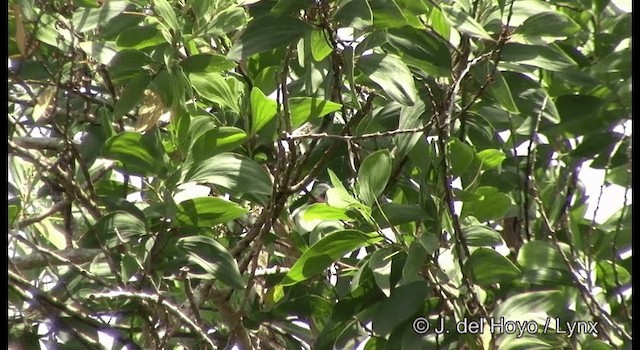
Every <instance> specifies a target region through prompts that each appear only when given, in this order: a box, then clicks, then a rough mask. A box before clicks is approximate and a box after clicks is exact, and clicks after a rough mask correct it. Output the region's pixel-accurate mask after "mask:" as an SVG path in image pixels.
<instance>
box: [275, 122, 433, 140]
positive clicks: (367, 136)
mask: <svg viewBox="0 0 640 350" xmlns="http://www.w3.org/2000/svg"><path fill="white" fill-rule="evenodd" d="M432 125H433V121H430V122H429V123H428V124H427V125H425V126H421V127H418V128H411V129H396V130H389V131H383V132H380V131H378V132H374V133H370V134H362V135H335V134H327V133H326V132H324V133H320V134H302V135H286V136H285V137H284V138H283V139H284V140H301V139H325V138H326V139H335V140H341V141H345V142H348V141H357V140H366V139H372V138H377V137H391V136H395V135H402V134H415V133H420V132H425V131H429V130H430V129H431V126H432Z"/></svg>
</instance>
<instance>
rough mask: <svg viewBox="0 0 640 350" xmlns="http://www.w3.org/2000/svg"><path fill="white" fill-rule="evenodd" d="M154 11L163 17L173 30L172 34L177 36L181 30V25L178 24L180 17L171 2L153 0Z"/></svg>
mask: <svg viewBox="0 0 640 350" xmlns="http://www.w3.org/2000/svg"><path fill="white" fill-rule="evenodd" d="M153 5H154V6H153V9H154V11H155V12H156V13H157V14H158V15H159V16H160V17H162V19H163V20H164V22H166V23H167V26H169V28H170V29H171V30H173V33H172V35H173V36H175V35H177V34H178V33H179V32H180V26H179V25H178V18H177V17H176V13H175V11H174V10H173V7H171V4H169V2H168V1H167V0H153Z"/></svg>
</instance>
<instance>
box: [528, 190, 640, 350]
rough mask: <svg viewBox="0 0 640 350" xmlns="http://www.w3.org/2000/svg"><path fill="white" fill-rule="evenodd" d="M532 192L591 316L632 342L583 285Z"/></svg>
mask: <svg viewBox="0 0 640 350" xmlns="http://www.w3.org/2000/svg"><path fill="white" fill-rule="evenodd" d="M532 192H533V199H534V201H535V202H536V203H537V205H538V211H539V212H540V216H541V217H542V222H543V224H544V226H545V229H546V230H547V231H548V232H549V236H550V237H551V241H552V242H553V245H554V246H555V248H556V250H557V251H558V253H559V254H560V257H561V258H562V261H563V262H564V264H565V266H566V267H567V268H568V269H569V272H571V279H572V280H573V283H574V284H575V285H576V287H577V288H578V291H580V296H581V297H582V299H583V300H584V302H585V304H586V305H587V307H588V308H589V312H590V313H591V316H593V317H594V318H595V319H598V320H601V321H604V322H603V323H606V324H607V326H609V327H610V328H612V329H613V330H614V331H615V332H616V333H617V334H618V335H619V336H620V337H622V338H624V339H625V340H628V341H631V340H632V339H631V336H630V335H629V334H627V332H626V331H625V330H624V329H623V328H622V327H621V326H619V325H617V324H616V323H615V322H613V320H612V319H611V315H609V314H608V313H607V311H606V310H605V309H604V308H603V307H602V306H600V303H598V301H597V300H596V298H595V297H594V296H593V295H592V294H591V291H590V290H589V287H588V286H586V285H585V284H584V283H582V277H580V273H579V272H578V271H576V269H575V267H574V266H573V263H572V262H571V261H572V260H575V259H574V258H573V257H572V258H571V259H569V257H567V255H566V254H565V253H564V251H563V250H562V247H561V246H560V241H559V240H558V237H557V236H556V231H555V230H554V229H553V227H552V226H551V222H550V221H549V218H548V216H547V213H546V212H545V211H544V206H543V205H542V200H540V197H539V196H538V191H537V190H536V189H535V187H534V188H533V190H532ZM602 334H603V335H604V336H605V337H606V338H608V340H609V343H611V344H612V345H614V344H613V343H612V342H611V339H609V336H608V335H607V333H606V332H602ZM614 346H615V345H614Z"/></svg>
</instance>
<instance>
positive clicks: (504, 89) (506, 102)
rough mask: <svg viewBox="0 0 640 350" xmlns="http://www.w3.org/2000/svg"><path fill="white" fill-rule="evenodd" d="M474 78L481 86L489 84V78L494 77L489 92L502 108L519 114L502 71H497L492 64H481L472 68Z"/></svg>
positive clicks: (485, 62)
mask: <svg viewBox="0 0 640 350" xmlns="http://www.w3.org/2000/svg"><path fill="white" fill-rule="evenodd" d="M472 72H473V76H474V78H475V79H476V81H477V82H478V83H480V84H486V83H487V77H492V79H493V80H492V81H491V83H490V84H489V91H490V92H491V95H492V96H493V97H494V98H495V99H496V100H497V101H498V102H500V105H501V106H502V108H504V109H505V110H506V111H508V112H511V113H519V112H520V111H519V110H518V107H517V105H516V103H515V101H514V100H513V95H512V94H511V90H510V89H509V85H507V82H506V81H505V80H504V77H503V76H502V73H501V72H500V70H498V69H495V65H493V63H491V62H487V61H484V62H481V63H479V64H478V65H477V66H475V67H473V68H472Z"/></svg>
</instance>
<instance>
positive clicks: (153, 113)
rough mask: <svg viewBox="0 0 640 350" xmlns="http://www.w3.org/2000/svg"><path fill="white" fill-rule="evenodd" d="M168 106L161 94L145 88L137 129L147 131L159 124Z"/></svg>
mask: <svg viewBox="0 0 640 350" xmlns="http://www.w3.org/2000/svg"><path fill="white" fill-rule="evenodd" d="M165 109H166V107H165V105H164V104H163V103H162V99H161V98H160V96H159V95H158V94H157V93H155V92H154V91H152V90H149V89H147V90H145V91H144V97H143V100H142V106H141V107H140V110H139V112H138V121H137V123H136V130H137V131H139V132H140V131H147V130H149V129H151V128H152V127H154V126H155V125H156V124H158V121H159V120H160V117H161V116H162V115H163V114H164V111H165Z"/></svg>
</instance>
